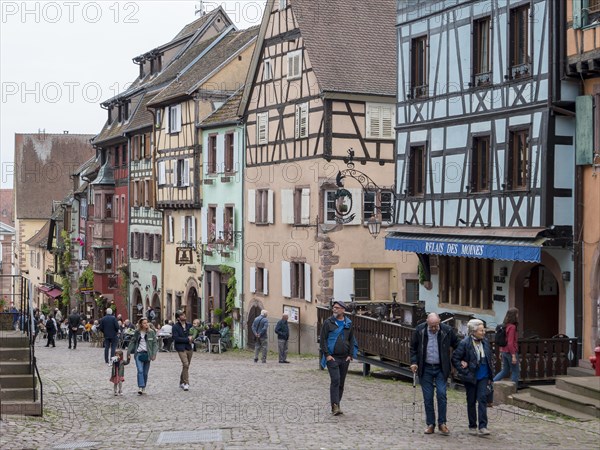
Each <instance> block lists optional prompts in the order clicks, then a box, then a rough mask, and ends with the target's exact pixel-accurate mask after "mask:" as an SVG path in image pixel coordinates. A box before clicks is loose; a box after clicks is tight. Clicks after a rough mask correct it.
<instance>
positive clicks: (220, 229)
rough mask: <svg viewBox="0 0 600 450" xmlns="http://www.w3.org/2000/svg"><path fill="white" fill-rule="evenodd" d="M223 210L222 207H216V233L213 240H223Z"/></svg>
mask: <svg viewBox="0 0 600 450" xmlns="http://www.w3.org/2000/svg"><path fill="white" fill-rule="evenodd" d="M224 214H225V210H224V209H223V207H222V206H217V211H216V215H217V217H216V219H217V228H216V232H215V239H223V237H224V236H223V231H224V226H223V225H224V223H225V217H224Z"/></svg>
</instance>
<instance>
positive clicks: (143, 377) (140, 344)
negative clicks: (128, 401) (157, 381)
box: [127, 317, 158, 395]
mask: <svg viewBox="0 0 600 450" xmlns="http://www.w3.org/2000/svg"><path fill="white" fill-rule="evenodd" d="M127 352H128V353H129V354H130V355H131V354H133V358H134V359H135V365H136V367H137V382H138V394H140V395H142V394H144V393H145V392H146V384H147V383H148V371H149V370H150V361H154V360H155V359H156V353H157V352H158V341H157V340H156V331H154V330H151V329H150V327H149V325H148V319H146V318H145V317H142V318H141V319H140V320H139V321H138V324H137V330H136V332H135V334H134V335H133V338H131V341H130V342H129V347H128V348H127Z"/></svg>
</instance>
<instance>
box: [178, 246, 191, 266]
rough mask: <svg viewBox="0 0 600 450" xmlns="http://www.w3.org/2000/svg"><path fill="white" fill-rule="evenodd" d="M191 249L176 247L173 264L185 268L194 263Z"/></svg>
mask: <svg viewBox="0 0 600 450" xmlns="http://www.w3.org/2000/svg"><path fill="white" fill-rule="evenodd" d="M192 250H193V248H192V247H177V248H176V249H175V264H179V265H180V266H185V265H188V264H193V263H194V256H193V253H192Z"/></svg>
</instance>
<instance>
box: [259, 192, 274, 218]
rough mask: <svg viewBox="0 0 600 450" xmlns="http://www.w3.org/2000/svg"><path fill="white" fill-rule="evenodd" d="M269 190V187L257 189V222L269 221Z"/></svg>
mask: <svg viewBox="0 0 600 450" xmlns="http://www.w3.org/2000/svg"><path fill="white" fill-rule="evenodd" d="M269 192H273V191H269V190H267V189H258V190H257V191H256V223H273V222H272V221H271V222H269Z"/></svg>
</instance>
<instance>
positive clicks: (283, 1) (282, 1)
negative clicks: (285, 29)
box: [279, 0, 287, 11]
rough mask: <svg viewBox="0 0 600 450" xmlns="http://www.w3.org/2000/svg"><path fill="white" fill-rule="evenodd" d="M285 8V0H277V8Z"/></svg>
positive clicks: (281, 9)
mask: <svg viewBox="0 0 600 450" xmlns="http://www.w3.org/2000/svg"><path fill="white" fill-rule="evenodd" d="M285 8H287V0H279V10H280V11H283V10H284V9H285Z"/></svg>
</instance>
